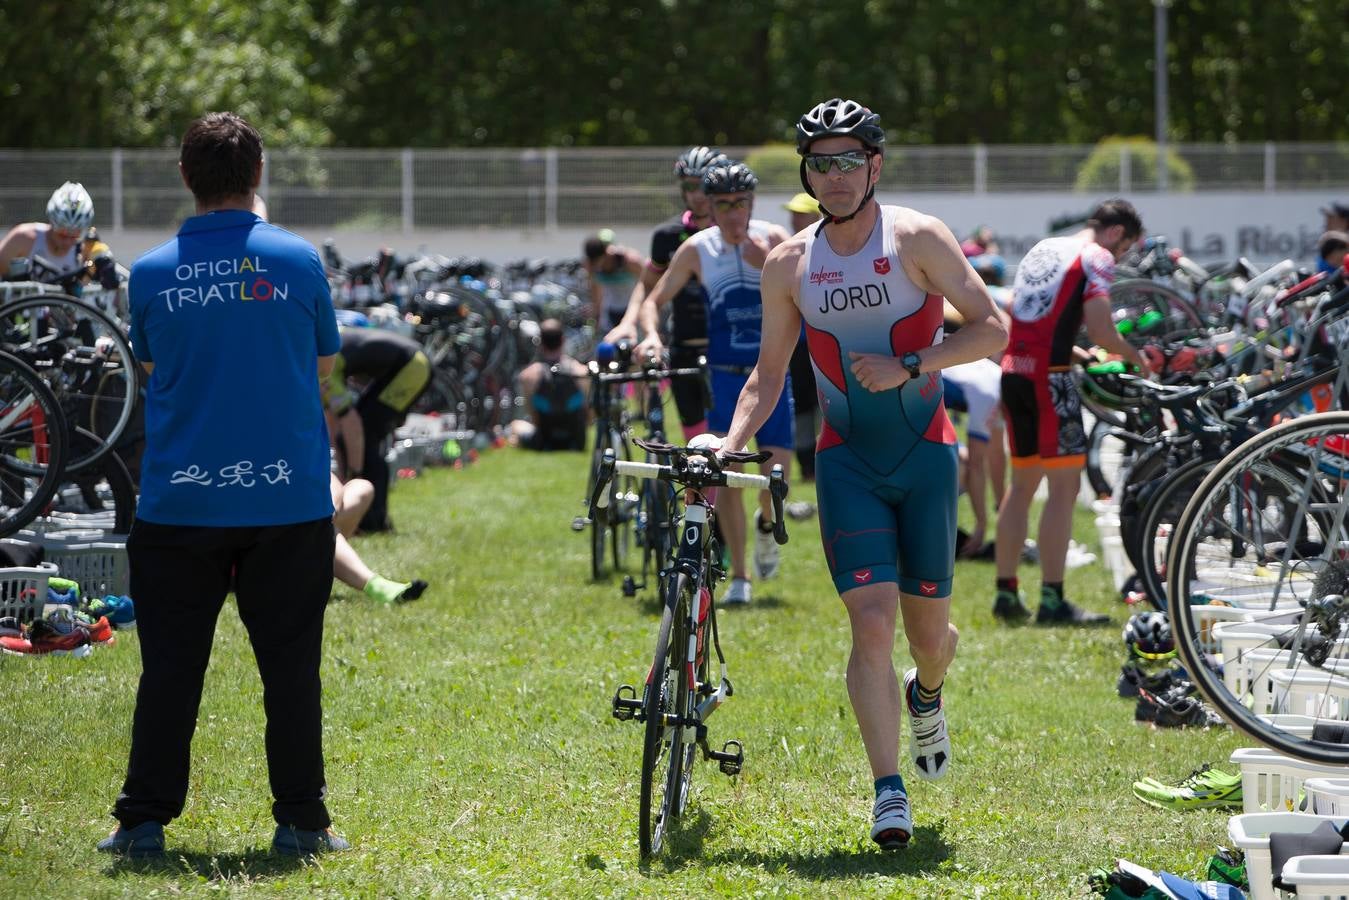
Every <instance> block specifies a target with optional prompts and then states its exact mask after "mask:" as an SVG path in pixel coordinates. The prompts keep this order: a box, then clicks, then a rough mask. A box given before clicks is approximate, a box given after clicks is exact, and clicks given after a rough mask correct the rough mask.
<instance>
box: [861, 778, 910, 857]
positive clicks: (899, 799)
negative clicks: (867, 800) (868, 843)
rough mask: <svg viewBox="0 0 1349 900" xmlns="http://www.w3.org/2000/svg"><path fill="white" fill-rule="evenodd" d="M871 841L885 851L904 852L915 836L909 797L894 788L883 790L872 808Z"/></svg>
mask: <svg viewBox="0 0 1349 900" xmlns="http://www.w3.org/2000/svg"><path fill="white" fill-rule="evenodd" d="M871 821H872V825H871V839H872V840H873V841H875V842H876V843H877V844H879V845H880V846H881V849H883V850H902V849H904V848H905V847H907V846H909V838H910V837H912V836H913V815H912V814H911V813H910V812H909V795H908V794H906V793H904V791H902V790H895V789H894V788H881V792H880V793H879V794H877V795H876V805H875V806H873V807H872V808H871Z"/></svg>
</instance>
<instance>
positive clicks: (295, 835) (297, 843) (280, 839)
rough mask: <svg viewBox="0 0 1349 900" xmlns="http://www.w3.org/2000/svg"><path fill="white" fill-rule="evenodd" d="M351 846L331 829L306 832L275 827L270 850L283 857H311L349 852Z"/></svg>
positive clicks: (287, 827) (299, 829)
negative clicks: (319, 854) (320, 854)
mask: <svg viewBox="0 0 1349 900" xmlns="http://www.w3.org/2000/svg"><path fill="white" fill-rule="evenodd" d="M350 849H351V844H350V843H348V842H347V839H346V838H344V837H342V836H341V835H340V834H338V833H337V832H336V831H333V830H332V829H331V828H320V829H317V830H314V831H306V830H304V829H301V828H292V827H290V826H289V825H278V826H276V834H275V835H273V836H272V850H274V851H276V852H277V853H280V854H282V855H283V856H313V855H315V854H318V853H338V852H341V851H343V850H350Z"/></svg>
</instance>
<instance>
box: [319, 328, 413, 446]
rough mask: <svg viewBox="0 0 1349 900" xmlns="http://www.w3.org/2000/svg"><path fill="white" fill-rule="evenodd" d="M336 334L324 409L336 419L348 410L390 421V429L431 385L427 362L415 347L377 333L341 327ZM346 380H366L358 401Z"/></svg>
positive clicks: (410, 342)
mask: <svg viewBox="0 0 1349 900" xmlns="http://www.w3.org/2000/svg"><path fill="white" fill-rule="evenodd" d="M341 334H342V352H341V353H339V354H338V356H337V360H336V362H335V364H334V365H333V373H332V375H330V376H329V377H328V383H329V385H331V392H330V393H329V397H328V406H329V408H331V409H332V410H333V411H334V412H336V413H339V414H340V413H343V412H345V411H346V409H347V408H349V407H350V406H353V405H354V406H355V407H356V410H357V412H359V413H360V414H361V417H362V418H363V419H366V418H369V417H371V416H378V417H380V418H391V419H393V420H394V422H393V424H394V425H395V426H396V425H397V424H398V422H400V421H402V418H403V414H404V413H406V412H407V411H408V410H409V409H411V407H412V404H413V403H414V402H416V400H417V398H418V397H420V396H421V395H422V392H423V391H425V390H426V386H427V385H428V384H430V383H431V361H430V360H429V359H427V358H426V354H425V353H423V352H422V347H421V344H418V343H417V342H416V341H414V340H412V338H406V337H403V336H402V335H400V334H394V333H393V332H391V331H385V330H384V329H381V328H351V327H343V328H342V329H341ZM350 376H355V377H357V378H360V379H364V380H365V381H366V385H365V386H364V387H363V388H362V389H361V391H360V395H359V396H355V395H354V393H352V392H351V391H350V390H349V389H347V387H346V379H347V378H348V377H350ZM389 412H392V413H394V415H393V416H389V415H388V413H389ZM389 430H390V431H392V428H390V429H389Z"/></svg>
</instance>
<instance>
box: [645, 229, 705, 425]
mask: <svg viewBox="0 0 1349 900" xmlns="http://www.w3.org/2000/svg"><path fill="white" fill-rule="evenodd" d="M698 230H699V229H698V226H697V225H696V224H694V221H693V213H691V212H689V211H688V210H684V212H683V213H682V214H681V215H678V216H675V217H674V218H673V219H670V220H669V221H668V222H665V223H663V224H662V225H661V226H660V227H659V228H657V229H656V231H655V233H654V234H652V235H651V262H650V263H649V265H650V266H651V269H652V271H654V272H658V273H662V274H663V273H664V272H665V269H666V268H667V267H668V266H669V265H670V260H671V259H672V258H673V257H674V254H675V251H676V250H678V249H679V246H680V244H683V243H684V242H685V241H687V240H688V239H689V238H691V237H693V235H695V234H697V233H698ZM669 334H670V340H669V341H668V342H667V343H668V344H669V346H670V366H671V367H672V368H676V369H686V368H692V367H694V366H696V365H698V357H699V356H702V355H703V353H705V352H706V348H707V294H706V293H705V292H704V291H703V285H702V282H700V281H699V280H698V279H696V278H690V279H689V280H688V282H687V283H686V284H685V285H684V287H683V288H682V289H681V290H680V291H679V293H678V294H675V296H674V299H673V300H671V301H670V327H669ZM670 393H671V394H672V395H673V396H674V401H675V407H676V408H677V409H678V410H679V421H680V424H682V425H683V426H684V427H686V428H688V427H692V426H694V425H698V424H700V423H701V422H702V421H703V420H704V419H706V418H707V409H706V406H705V400H706V398H705V396H704V394H703V387H702V385H700V384H698V383H696V382H695V381H694V380H693V379H689V378H676V379H674V380H673V381H672V382H670Z"/></svg>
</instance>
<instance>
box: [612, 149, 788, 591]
mask: <svg viewBox="0 0 1349 900" xmlns="http://www.w3.org/2000/svg"><path fill="white" fill-rule="evenodd" d="M758 183H759V179H758V178H757V177H755V175H754V173H753V172H752V171H750V169H749V167H748V166H746V165H744V164H743V163H735V162H731V161H730V160H724V161H721V162H719V163H717V164H714V165H712V166H710V167H709V168H708V169H707V171H706V172H705V173H704V174H703V192H704V193H706V194H707V195H708V196H709V197H711V198H712V218H713V220H714V221H715V222H716V227H714V228H707V229H704V230H702V231H700V232H698V233H697V234H695V235H694V236H693V237H691V238H689V239H688V240H687V241H685V242H684V243H683V244H682V245H681V246H680V248H679V249H678V250H677V251H675V255H674V258H673V259H671V260H670V267H669V268H668V269H667V270H666V271H665V274H664V275H662V276H661V279H660V281H659V282H657V283H656V286H655V288H654V289H653V290H652V291H651V293H650V294H648V295H647V297H646V300H645V301H644V302H643V304H642V309H641V326H642V330H643V332H644V333H645V335H646V338H645V339H644V340H643V341H642V343H641V344H639V345H638V347H637V353H638V356H641V357H645V355H646V354H648V353H660V351H661V349H662V346H661V339H660V332H659V329H658V328H657V322H658V321H659V315H660V312H659V311H660V307H661V306H662V305H664V304H665V303H668V302H669V301H670V300H671V299H673V298H674V296H675V295H677V294H678V293H679V292H680V291H681V290H682V289H683V287H684V285H685V284H686V283H687V282H688V281H689V280H690V279H691V278H697V279H698V281H700V282H701V283H702V285H703V287H704V289H705V290H706V291H707V337H708V344H707V362H708V365H709V367H710V368H711V370H712V373H711V374H712V408H711V409H709V410H708V413H707V428H708V430H709V431H710V432H712V433H713V434H716V435H719V436H724V435H725V434H726V431H727V429H729V428H730V427H731V414H732V413H733V412H734V411H735V402H736V398H738V397H739V396H740V391H741V389H742V388H743V387H744V386H745V379H746V378H747V377H749V373H750V372H751V371H752V370H753V368H754V363H755V361H756V360H757V359H758V358H759V335H760V330H761V325H762V318H763V301H762V300H761V299H760V296H759V277H760V275H761V274H762V272H763V264H764V260H766V259H767V258H768V253H769V251H771V250H772V249H773V248H774V247H776V246H777V245H778V244H780V243H782V242H783V241H784V240H786V239H787V232H786V231H785V230H784V229H783V228H781V227H780V226H777V225H772V224H770V223H768V222H763V221H760V220H758V219H752V218H750V214H751V213H752V212H753V209H754V189H755V187H757V186H758ZM774 399H775V400H776V403H775V404H774V406H773V409H772V411H771V413H770V414H768V415H765V417H764V420H763V421H762V422H760V423H759V427H758V428H756V429H755V438H756V440H757V442H758V445H759V449H760V450H766V451H768V452H769V453H770V454H772V456H771V457H770V459H769V460H768V462H766V463H764V466H765V469H764V471H765V472H767V471H770V468H769V467H771V466H773V465H781V466H782V468H783V471H789V470H790V467H791V459H792V448H793V447H794V446H795V437H794V431H793V429H794V427H795V423H794V421H793V420H794V417H795V414H794V412H793V411H792V403H791V392H790V391H789V392H787V393H786V394H783V395H782V396H781V397H779V398H774ZM746 439H748V437H747V438H746ZM723 490H725V492H726V493H725V496H724V499H723V500H722V502H720V503H719V504H717V518H718V521H719V522H720V524H721V527H722V530H723V532H724V533H725V537H726V543H727V546H728V548H729V549H730V551H731V569H732V572H731V583H730V585H729V586H728V587H727V590H726V593H725V595H724V596H723V597H722V602H724V603H726V604H728V605H734V604H745V603H749V602H750V596H751V589H750V580H749V575H748V571H747V569H746V566H745V531H746V522H745V507H744V504H743V501H742V500H741V499H740V490H739V489H734V488H725V489H723ZM754 521H755V544H754V568H755V574H756V576H757V577H759V578H771V577H772V576H773V575H774V574H775V573H776V572H777V568H778V561H779V557H778V546H777V543H776V542H775V541H774V540H773V525H774V522H773V506H772V499H771V498H770V497H769V495H768V492H767V491H762V492H760V498H759V511H758V513H757V514H756V515H755V517H754Z"/></svg>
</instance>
